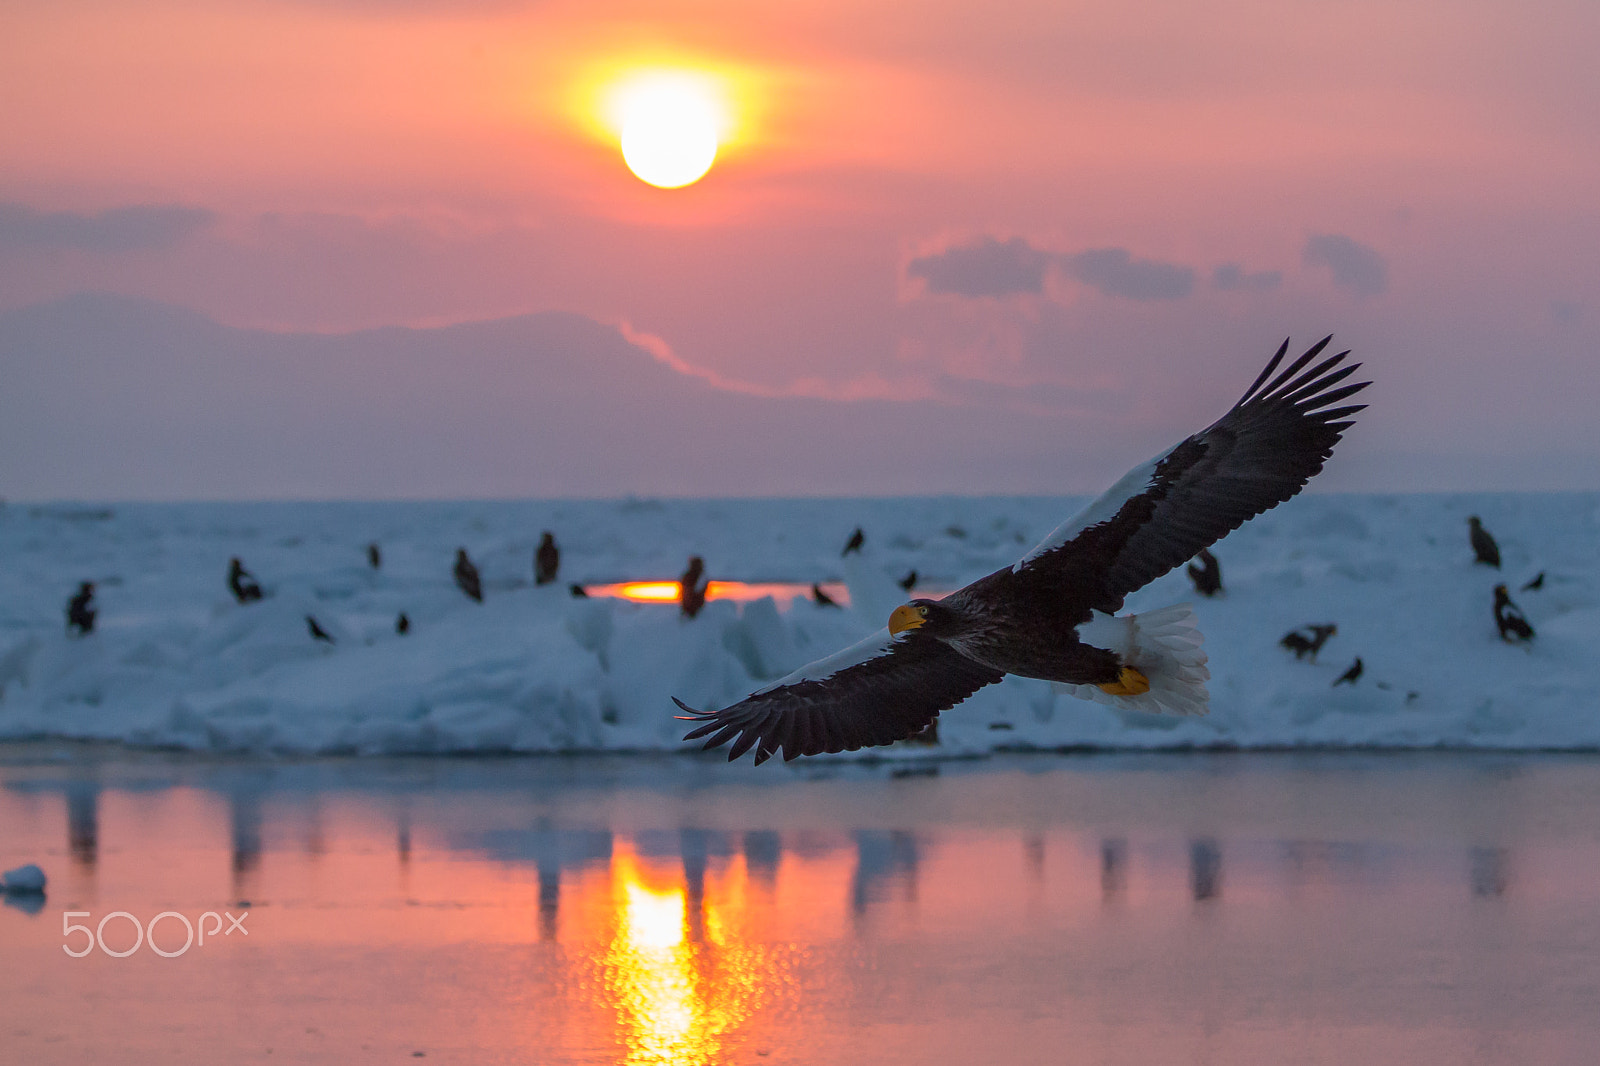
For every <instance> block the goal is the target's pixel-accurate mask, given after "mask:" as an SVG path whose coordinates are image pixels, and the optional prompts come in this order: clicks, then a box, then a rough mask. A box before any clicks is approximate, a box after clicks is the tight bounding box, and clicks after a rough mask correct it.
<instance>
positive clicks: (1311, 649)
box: [67, 515, 1545, 685]
mask: <svg viewBox="0 0 1600 1066" xmlns="http://www.w3.org/2000/svg"><path fill="white" fill-rule="evenodd" d="M1467 527H1468V529H1467V533H1468V539H1469V540H1470V542H1471V544H1472V550H1473V553H1474V555H1475V557H1476V558H1475V562H1476V563H1478V564H1481V565H1484V566H1492V567H1494V568H1495V569H1497V570H1498V569H1499V568H1500V545H1499V544H1498V543H1497V542H1496V541H1495V539H1494V536H1493V535H1492V534H1491V533H1490V532H1489V531H1488V530H1487V529H1485V528H1483V521H1482V519H1480V518H1479V517H1478V516H1477V515H1473V516H1472V517H1470V518H1468V519H1467ZM865 543H866V533H865V531H863V530H862V529H861V527H859V526H857V527H856V529H855V531H854V532H852V533H851V534H850V538H849V540H847V541H846V542H845V546H844V550H843V551H842V552H840V553H839V556H840V558H843V557H845V556H847V555H850V554H851V553H859V552H860V551H861V548H862V546H863V545H864V544H865ZM367 565H368V566H370V567H371V568H372V569H374V570H379V569H382V567H383V552H382V550H381V549H380V548H379V547H378V545H377V544H368V545H367ZM560 569H561V549H560V548H559V547H557V546H556V541H555V535H554V534H552V533H550V532H549V531H548V530H546V531H545V532H544V533H543V535H542V536H541V537H540V540H539V546H538V548H536V549H535V550H534V556H533V581H534V584H535V585H549V584H551V583H553V582H554V581H555V580H556V575H557V573H558V572H559V571H560ZM1186 569H1187V571H1188V574H1189V579H1190V581H1192V582H1193V583H1194V587H1195V591H1197V592H1199V593H1200V594H1201V595H1202V596H1206V597H1208V598H1209V597H1212V596H1216V595H1219V594H1220V593H1222V591H1223V587H1222V564H1221V563H1219V562H1218V561H1217V557H1216V556H1215V555H1213V554H1211V552H1210V551H1209V550H1208V549H1204V548H1202V549H1201V550H1200V553H1199V554H1198V555H1196V556H1195V557H1194V560H1193V561H1192V562H1190V563H1189V565H1188V567H1187V568H1186ZM451 573H452V576H453V577H454V578H455V583H456V587H457V588H459V589H460V590H461V592H462V594H463V595H465V596H466V597H467V598H468V599H471V600H473V601H474V602H477V603H482V602H483V579H482V577H481V576H480V575H479V573H478V568H477V566H476V565H475V564H474V563H473V562H472V559H471V557H470V556H468V555H467V549H465V548H457V549H456V560H455V566H454V567H453V568H452V570H451ZM917 576H918V575H917V571H916V570H912V571H910V572H909V573H907V574H906V575H905V577H903V578H901V579H900V580H899V581H898V582H896V584H898V585H899V586H900V587H901V588H902V589H904V590H905V591H907V592H910V591H911V590H912V588H913V587H915V586H916V583H917ZM1544 576H1545V575H1544V571H1543V570H1541V571H1539V573H1538V574H1537V575H1536V576H1535V577H1534V578H1533V579H1532V580H1531V581H1528V582H1527V583H1525V584H1524V585H1523V586H1522V591H1523V592H1537V591H1539V590H1540V589H1542V588H1543V587H1544ZM227 583H228V591H230V592H231V593H233V597H234V599H235V600H237V601H238V602H239V603H241V604H245V603H254V602H256V601H258V600H260V599H262V598H263V596H264V593H263V592H262V590H261V583H260V582H259V581H257V580H256V578H255V575H253V574H251V573H250V571H249V570H246V569H245V566H244V562H243V561H242V560H241V559H240V558H239V557H238V556H234V557H233V558H231V559H229V560H228V580H227ZM678 583H679V589H680V592H679V598H678V607H679V610H680V612H681V613H682V614H683V616H684V617H685V618H694V617H695V616H696V615H698V614H699V613H700V610H701V608H703V607H704V606H705V604H706V592H707V589H708V587H709V585H710V581H709V580H708V579H707V578H706V572H705V560H704V559H702V558H701V557H700V556H698V555H694V556H690V558H689V565H688V567H687V568H686V569H685V570H684V572H683V574H682V575H681V576H680V577H679V579H678ZM569 591H570V592H571V594H572V595H573V596H575V597H580V598H581V597H584V596H587V595H588V593H586V592H585V591H584V588H583V586H582V585H576V584H575V585H571V586H569ZM811 600H812V602H813V603H815V604H817V605H818V606H819V607H839V606H840V604H839V603H838V601H836V600H835V599H833V597H831V596H829V595H828V594H827V593H826V592H824V591H823V590H822V586H821V585H820V584H818V583H816V582H813V583H812V585H811ZM1493 609H1494V623H1495V628H1496V629H1498V630H1499V633H1500V639H1501V640H1504V641H1506V642H1507V643H1511V644H1517V643H1525V642H1527V641H1530V640H1532V639H1533V636H1534V629H1533V626H1532V624H1530V623H1529V622H1528V618H1527V616H1526V615H1525V614H1523V613H1522V608H1521V607H1518V606H1517V604H1516V603H1515V601H1513V600H1512V599H1511V594H1510V593H1509V592H1508V591H1507V589H1506V586H1505V585H1504V584H1499V585H1496V586H1495V587H1494V608H1493ZM97 614H98V612H97V610H96V608H95V604H94V582H92V581H84V582H82V583H81V584H79V586H78V591H77V592H76V593H75V594H74V595H73V596H72V598H71V599H70V600H68V601H67V631H68V632H69V633H76V634H77V635H79V636H85V635H87V634H89V633H91V632H93V631H94V624H95V617H96V615H97ZM306 629H307V631H308V632H309V633H310V634H311V639H313V640H315V641H318V642H320V643H324V644H333V643H335V640H334V637H333V635H332V634H330V633H329V632H328V631H327V630H326V629H324V628H323V627H322V625H321V623H319V622H318V621H317V619H316V617H315V616H313V615H309V614H308V615H306ZM394 630H395V632H396V633H398V634H400V635H402V636H404V635H405V634H407V633H409V632H411V619H410V618H409V617H408V616H407V615H406V613H405V612H404V611H401V612H400V614H399V616H398V617H396V618H395V624H394ZM1338 632H1339V627H1338V626H1337V625H1335V624H1333V623H1315V624H1312V625H1306V626H1301V627H1300V628H1298V629H1294V630H1291V631H1290V632H1288V633H1286V634H1284V636H1283V638H1282V639H1281V640H1279V641H1278V643H1279V645H1280V646H1282V647H1283V648H1284V649H1286V650H1288V651H1291V652H1293V653H1294V657H1295V658H1296V659H1306V658H1309V659H1310V660H1311V661H1312V662H1316V661H1317V653H1318V652H1320V651H1321V650H1322V647H1323V645H1325V644H1326V643H1327V642H1328V640H1329V638H1331V637H1333V636H1336V635H1337V634H1338ZM1363 669H1364V665H1363V663H1362V662H1361V658H1360V656H1357V657H1356V659H1355V661H1354V662H1352V663H1351V664H1350V667H1349V669H1347V670H1345V672H1344V673H1343V674H1340V675H1339V677H1338V679H1337V680H1335V681H1334V682H1333V683H1334V684H1335V685H1341V684H1351V685H1353V684H1355V682H1356V680H1357V679H1358V678H1360V677H1361V674H1362V671H1363Z"/></svg>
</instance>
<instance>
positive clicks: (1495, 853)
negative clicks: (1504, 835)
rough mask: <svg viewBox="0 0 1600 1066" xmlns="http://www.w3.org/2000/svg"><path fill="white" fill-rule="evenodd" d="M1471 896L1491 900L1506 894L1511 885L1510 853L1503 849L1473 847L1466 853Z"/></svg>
mask: <svg viewBox="0 0 1600 1066" xmlns="http://www.w3.org/2000/svg"><path fill="white" fill-rule="evenodd" d="M1467 859H1468V879H1469V882H1470V884H1471V886H1472V894H1473V895H1474V896H1477V897H1478V898H1480V899H1491V898H1493V897H1496V896H1503V895H1505V894H1506V889H1507V888H1508V887H1510V884H1511V873H1510V869H1509V859H1510V853H1509V852H1508V851H1507V850H1506V849H1505V848H1489V847H1475V848H1472V849H1471V850H1470V851H1469V852H1468V853H1467Z"/></svg>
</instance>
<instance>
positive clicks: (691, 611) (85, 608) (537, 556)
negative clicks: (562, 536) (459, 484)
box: [67, 529, 916, 644]
mask: <svg viewBox="0 0 1600 1066" xmlns="http://www.w3.org/2000/svg"><path fill="white" fill-rule="evenodd" d="M861 536H862V533H861V531H860V530H859V529H858V530H856V537H857V538H858V540H857V547H859V546H860V541H859V538H860V537H861ZM367 565H368V566H369V567H371V568H372V569H373V570H381V569H383V550H382V549H381V548H380V547H379V546H378V545H377V544H376V543H373V544H368V545H367ZM705 565H706V564H705V560H704V559H702V558H700V556H698V555H695V556H691V557H690V559H689V566H688V569H686V570H685V571H684V572H683V576H682V577H681V578H680V579H679V583H680V594H679V598H678V605H679V609H680V611H681V612H682V613H683V616H684V617H686V618H693V617H695V616H696V615H698V614H699V613H700V609H701V608H702V607H704V606H705V605H706V592H707V590H708V588H709V586H710V581H709V580H707V578H706V576H705ZM560 570H561V549H560V548H559V547H558V546H557V545H556V538H555V534H553V533H551V532H550V531H549V530H545V531H544V533H543V534H542V535H541V536H540V538H539V546H538V547H537V548H535V549H534V552H533V583H534V584H535V585H536V586H537V585H549V584H553V583H554V582H555V580H556V576H557V574H558V573H559V572H560ZM451 576H452V577H453V578H454V579H455V584H456V588H458V589H460V590H461V592H462V594H463V595H464V596H466V597H467V598H468V599H470V600H472V601H473V602H475V603H482V602H483V578H482V575H480V574H479V573H478V567H477V565H476V564H475V563H473V561H472V558H471V557H470V556H469V555H468V554H467V549H465V548H457V549H456V559H455V565H454V566H453V567H452V568H451ZM915 577H916V571H915V570H913V571H912V572H911V576H910V577H909V578H908V579H907V581H911V580H914V579H915ZM227 585H228V591H229V592H231V593H232V594H233V598H234V599H235V600H237V601H238V602H239V603H241V604H246V603H255V602H257V601H259V600H261V599H263V598H265V595H266V594H265V593H264V592H263V591H262V589H261V582H259V581H257V580H256V577H255V575H254V574H252V573H250V571H249V570H247V569H245V565H244V561H243V560H242V559H240V558H239V557H238V556H237V555H235V556H234V557H233V558H231V559H229V560H228V578H227ZM904 587H907V588H909V587H910V586H909V585H904ZM567 588H568V591H569V592H570V593H571V594H572V596H574V597H576V598H579V599H583V598H586V597H587V596H588V595H589V594H588V592H586V591H585V590H584V587H583V586H582V585H579V584H572V585H569V586H568V587H567ZM812 591H813V593H814V595H815V596H816V598H817V602H818V603H820V604H826V605H828V606H834V607H837V606H838V604H837V603H834V601H833V600H831V599H829V598H828V597H827V595H826V594H825V593H824V592H823V591H822V589H821V588H820V587H818V586H815V585H813V586H812ZM97 613H98V612H97V611H96V609H95V605H94V582H92V581H85V582H83V583H81V584H80V585H79V586H78V591H77V593H76V594H75V595H73V597H72V598H71V599H70V600H69V601H67V632H68V633H69V634H73V633H76V634H77V635H78V636H87V635H88V634H89V633H92V632H94V623H95V616H96V614H97ZM305 617H306V631H307V632H308V633H310V634H311V639H312V640H314V641H317V642H318V643H322V644H334V643H337V641H336V640H335V638H334V636H333V634H331V633H329V632H328V631H327V630H326V629H325V628H323V626H322V623H320V622H318V621H317V619H316V616H315V615H309V614H308V615H306V616H305ZM394 631H395V632H396V633H398V634H400V635H401V636H405V635H406V634H407V633H410V632H411V618H410V617H409V616H408V615H407V614H406V613H405V612H404V611H401V612H400V614H399V615H398V616H397V617H396V618H395V621H394Z"/></svg>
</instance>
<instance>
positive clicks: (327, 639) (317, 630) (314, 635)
mask: <svg viewBox="0 0 1600 1066" xmlns="http://www.w3.org/2000/svg"><path fill="white" fill-rule="evenodd" d="M306 628H307V629H309V630H310V631H311V639H312V640H320V641H322V643H324V644H332V643H333V637H331V636H329V635H328V631H327V630H326V629H323V628H322V627H321V626H320V625H318V624H317V620H316V619H315V618H314V617H312V616H311V615H309V614H308V615H306Z"/></svg>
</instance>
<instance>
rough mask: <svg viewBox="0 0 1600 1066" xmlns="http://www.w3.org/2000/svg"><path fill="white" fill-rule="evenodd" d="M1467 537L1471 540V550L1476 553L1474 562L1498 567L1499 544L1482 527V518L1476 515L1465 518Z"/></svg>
mask: <svg viewBox="0 0 1600 1066" xmlns="http://www.w3.org/2000/svg"><path fill="white" fill-rule="evenodd" d="M1467 537H1468V539H1470V540H1471V541H1472V551H1473V553H1474V554H1475V555H1477V559H1476V560H1474V561H1475V562H1480V563H1484V564H1487V565H1489V566H1492V567H1494V568H1495V569H1496V570H1498V569H1500V545H1498V544H1496V543H1495V541H1494V537H1493V536H1491V535H1490V533H1489V531H1488V530H1487V529H1484V528H1483V520H1482V519H1481V518H1479V517H1478V516H1477V515H1473V516H1472V517H1471V518H1469V519H1467Z"/></svg>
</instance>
